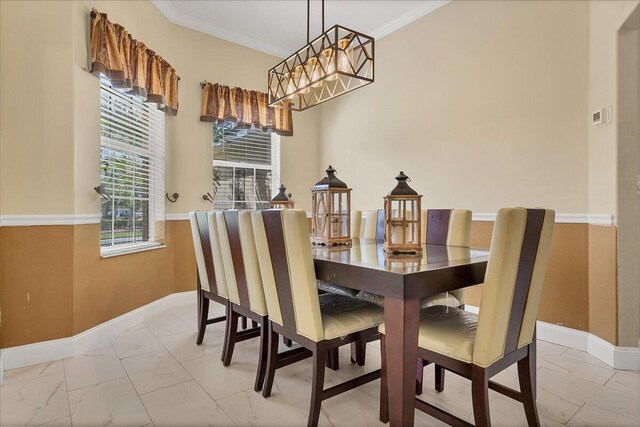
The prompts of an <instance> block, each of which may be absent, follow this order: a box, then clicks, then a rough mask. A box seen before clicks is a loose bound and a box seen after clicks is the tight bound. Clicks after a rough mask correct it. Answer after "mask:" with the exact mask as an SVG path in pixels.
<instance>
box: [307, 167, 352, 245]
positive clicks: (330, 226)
mask: <svg viewBox="0 0 640 427" xmlns="http://www.w3.org/2000/svg"><path fill="white" fill-rule="evenodd" d="M326 172H327V176H326V177H324V178H323V179H322V180H321V181H320V182H318V183H317V184H316V185H315V186H314V187H313V188H312V189H311V194H312V198H313V200H312V206H311V241H312V242H313V243H314V244H316V245H330V246H332V245H350V244H351V231H350V230H351V224H350V221H351V189H350V188H348V186H347V184H345V183H344V182H342V181H340V180H339V179H338V178H337V177H336V175H335V174H336V170H335V169H334V168H333V167H332V166H329V167H328V168H327V170H326Z"/></svg>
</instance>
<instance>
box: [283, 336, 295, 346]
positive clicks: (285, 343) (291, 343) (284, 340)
mask: <svg viewBox="0 0 640 427" xmlns="http://www.w3.org/2000/svg"><path fill="white" fill-rule="evenodd" d="M282 342H283V343H284V345H286V346H287V347H291V346H293V341H291V340H290V339H289V338H287V337H282Z"/></svg>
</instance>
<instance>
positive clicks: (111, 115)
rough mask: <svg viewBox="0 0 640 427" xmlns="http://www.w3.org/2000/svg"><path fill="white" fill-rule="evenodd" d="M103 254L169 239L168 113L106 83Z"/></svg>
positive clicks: (102, 88) (102, 102)
mask: <svg viewBox="0 0 640 427" xmlns="http://www.w3.org/2000/svg"><path fill="white" fill-rule="evenodd" d="M100 191H101V193H102V201H101V220H100V248H101V253H102V255H109V254H115V253H121V252H131V251H137V250H140V249H142V248H145V247H149V246H157V245H159V244H160V243H162V241H163V239H164V113H163V112H162V111H160V110H158V109H157V108H156V105H155V104H146V103H143V102H142V100H141V99H140V98H137V97H134V96H130V95H127V94H124V93H122V92H120V91H118V90H115V89H113V88H112V87H111V85H110V83H109V81H108V80H106V79H104V78H103V79H102V80H101V81H100Z"/></svg>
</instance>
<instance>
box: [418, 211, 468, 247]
mask: <svg viewBox="0 0 640 427" xmlns="http://www.w3.org/2000/svg"><path fill="white" fill-rule="evenodd" d="M422 224H423V227H424V228H423V236H424V239H423V242H425V243H426V244H428V245H447V246H465V247H469V244H470V243H469V242H470V240H471V211H470V210H466V209H428V210H426V211H424V210H423V211H422Z"/></svg>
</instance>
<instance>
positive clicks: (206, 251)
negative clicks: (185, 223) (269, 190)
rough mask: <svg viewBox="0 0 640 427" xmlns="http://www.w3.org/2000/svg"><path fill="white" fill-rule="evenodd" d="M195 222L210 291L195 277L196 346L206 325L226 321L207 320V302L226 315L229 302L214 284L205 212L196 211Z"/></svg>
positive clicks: (224, 319)
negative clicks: (219, 307) (222, 307)
mask: <svg viewBox="0 0 640 427" xmlns="http://www.w3.org/2000/svg"><path fill="white" fill-rule="evenodd" d="M196 221H197V223H198V232H199V235H200V244H201V245H202V252H203V255H204V263H205V266H206V270H207V277H208V279H209V287H210V289H212V290H211V291H206V290H204V289H202V283H201V282H200V275H199V274H197V273H196V276H197V288H196V295H197V298H198V335H197V337H196V344H197V345H200V344H202V341H203V340H204V333H205V332H206V329H207V325H211V324H213V323H219V322H224V321H226V320H227V315H226V314H225V315H224V316H219V317H214V318H213V319H209V301H215V302H217V303H218V304H221V305H223V306H224V307H225V310H226V313H228V312H229V311H228V304H229V301H228V300H227V299H226V298H225V297H222V296H220V295H219V294H218V288H217V284H216V278H215V274H214V270H213V258H212V255H211V241H210V239H209V223H208V220H207V212H205V211H197V212H196Z"/></svg>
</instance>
